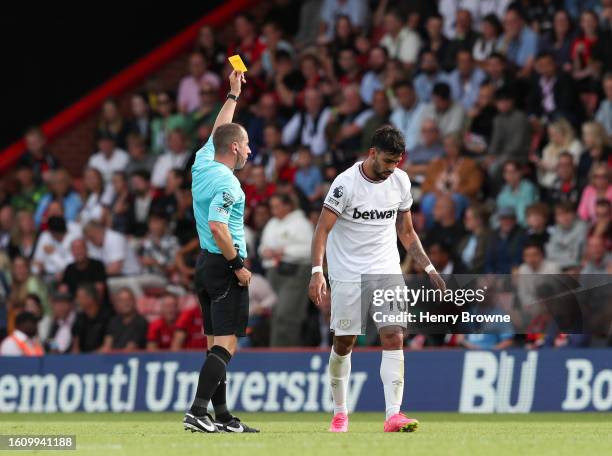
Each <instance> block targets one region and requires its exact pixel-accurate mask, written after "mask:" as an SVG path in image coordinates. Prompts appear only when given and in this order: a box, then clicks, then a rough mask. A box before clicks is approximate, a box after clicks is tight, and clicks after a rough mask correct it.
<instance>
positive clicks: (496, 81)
mask: <svg viewBox="0 0 612 456" xmlns="http://www.w3.org/2000/svg"><path fill="white" fill-rule="evenodd" d="M483 70H484V72H485V73H486V74H487V77H486V79H485V82H486V83H487V84H493V87H495V90H497V89H501V88H502V87H506V88H511V87H514V85H515V84H516V81H515V79H514V77H513V74H512V72H511V71H510V69H509V68H508V60H507V59H506V57H504V55H502V54H500V53H499V52H494V53H493V54H491V55H490V56H489V57H488V58H487V60H486V62H485V63H484V66H483Z"/></svg>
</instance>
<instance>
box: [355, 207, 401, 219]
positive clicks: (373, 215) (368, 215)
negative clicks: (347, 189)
mask: <svg viewBox="0 0 612 456" xmlns="http://www.w3.org/2000/svg"><path fill="white" fill-rule="evenodd" d="M395 212H396V211H395V209H390V210H388V211H383V210H378V209H372V210H370V211H363V212H360V211H359V209H357V208H355V209H353V218H354V219H355V220H358V219H362V220H380V219H391V218H394V217H395Z"/></svg>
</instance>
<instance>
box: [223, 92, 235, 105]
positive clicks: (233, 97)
mask: <svg viewBox="0 0 612 456" xmlns="http://www.w3.org/2000/svg"><path fill="white" fill-rule="evenodd" d="M225 98H226V99H228V98H231V99H232V100H234V101H235V102H236V103H238V97H237V96H236V95H234V94H233V93H228V94H227V96H226V97H225Z"/></svg>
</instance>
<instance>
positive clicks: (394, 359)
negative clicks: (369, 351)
mask: <svg viewBox="0 0 612 456" xmlns="http://www.w3.org/2000/svg"><path fill="white" fill-rule="evenodd" d="M330 365H331V364H330ZM380 378H381V380H382V383H383V389H384V391H385V415H386V419H389V417H391V416H393V415H395V414H396V413H399V411H400V407H401V405H402V397H403V396H404V351H403V350H383V352H382V360H381V362H380Z"/></svg>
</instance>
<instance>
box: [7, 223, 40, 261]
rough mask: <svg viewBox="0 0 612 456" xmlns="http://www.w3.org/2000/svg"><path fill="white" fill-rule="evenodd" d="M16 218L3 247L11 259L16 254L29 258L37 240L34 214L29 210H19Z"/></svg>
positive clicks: (32, 253)
mask: <svg viewBox="0 0 612 456" xmlns="http://www.w3.org/2000/svg"><path fill="white" fill-rule="evenodd" d="M16 220H17V223H16V224H15V228H14V229H13V230H12V233H11V239H10V243H9V245H8V246H6V247H4V249H6V251H7V253H8V255H9V257H10V258H11V259H13V258H15V257H16V256H22V257H25V258H28V259H31V258H32V256H33V255H34V248H35V247H36V241H37V240H38V232H37V231H36V224H35V223H34V216H33V215H32V213H31V212H28V211H19V212H18V213H17V217H16ZM11 221H12V218H11Z"/></svg>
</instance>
